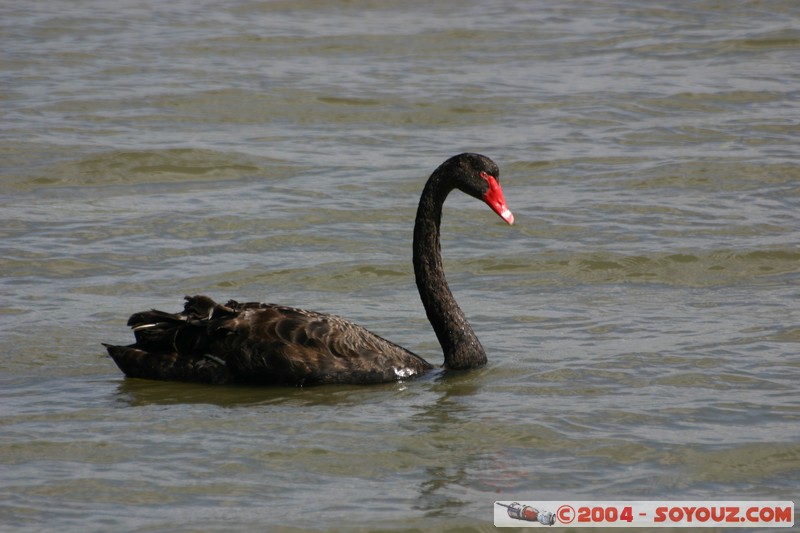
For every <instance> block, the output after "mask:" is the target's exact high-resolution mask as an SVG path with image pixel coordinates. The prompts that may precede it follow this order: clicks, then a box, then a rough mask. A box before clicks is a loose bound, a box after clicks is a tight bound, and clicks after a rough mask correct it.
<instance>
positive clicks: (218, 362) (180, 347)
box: [104, 153, 514, 386]
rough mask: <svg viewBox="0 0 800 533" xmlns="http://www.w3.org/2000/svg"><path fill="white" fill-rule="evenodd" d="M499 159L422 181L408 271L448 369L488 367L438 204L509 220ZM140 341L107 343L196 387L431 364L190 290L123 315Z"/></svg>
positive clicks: (310, 379) (309, 314)
mask: <svg viewBox="0 0 800 533" xmlns="http://www.w3.org/2000/svg"><path fill="white" fill-rule="evenodd" d="M498 173H499V172H498V169H497V165H495V164H494V162H492V160H491V159H489V158H487V157H485V156H482V155H479V154H470V153H465V154H460V155H457V156H455V157H452V158H450V159H448V160H447V161H445V162H444V163H442V165H441V166H439V168H437V169H436V170H435V171H434V172H433V174H432V175H431V177H430V178H429V179H428V181H427V183H426V185H425V188H424V189H423V192H422V196H421V198H420V203H419V208H418V210H417V217H416V221H415V226H414V244H413V262H414V273H415V277H416V281H417V287H418V289H419V293H420V297H421V299H422V303H423V306H424V307H425V311H426V314H427V316H428V319H429V321H430V322H431V325H432V326H433V329H434V331H435V333H436V336H437V338H438V340H439V343H440V344H441V346H442V351H443V354H444V368H446V369H453V370H454V369H469V368H476V367H480V366H483V365H484V364H486V353H485V351H484V349H483V347H482V346H481V344H480V341H479V340H478V338H477V336H476V335H475V333H474V331H473V330H472V328H471V327H470V325H469V322H468V321H467V319H466V317H465V316H464V313H463V312H462V311H461V309H460V308H459V307H458V304H457V303H456V301H455V299H454V298H453V295H452V293H451V292H450V289H449V288H448V286H447V282H446V280H445V278H444V271H443V269H442V258H441V252H440V237H439V227H440V223H441V215H442V205H443V204H444V200H445V198H446V197H447V195H448V194H449V192H450V191H452V190H453V189H456V188H457V189H460V190H462V191H463V192H465V193H467V194H469V195H471V196H473V197H475V198H478V199H481V200H483V201H484V202H485V203H487V204H488V205H489V206H490V207H491V208H492V209H493V210H494V211H495V212H496V213H497V214H498V215H500V217H502V218H503V220H505V221H506V222H507V223H509V224H512V223H513V222H514V216H513V215H512V214H511V211H509V209H508V207H507V205H506V202H505V199H504V197H503V192H502V189H501V188H500V184H499V182H498V180H497V177H498ZM128 326H130V327H131V328H132V329H133V332H134V336H135V338H136V342H135V343H134V344H131V345H129V346H113V345H108V344H105V345H104V346H106V349H107V350H108V353H109V355H110V356H111V358H112V359H113V360H114V362H115V363H116V364H117V366H118V367H119V368H120V370H122V372H124V373H125V375H126V376H129V377H135V378H145V379H161V380H173V381H192V382H202V383H253V384H263V385H295V386H303V385H319V384H329V383H384V382H390V381H398V380H404V379H409V378H413V377H416V376H419V375H421V374H423V373H425V372H427V371H428V370H431V369H432V368H433V365H431V364H430V363H428V362H427V361H425V360H424V359H422V358H421V357H419V356H418V355H416V354H414V353H412V352H410V351H408V350H406V349H405V348H403V347H401V346H398V345H397V344H394V343H392V342H390V341H388V340H386V339H384V338H383V337H380V336H379V335H376V334H374V333H372V332H370V331H369V330H367V329H365V328H363V327H362V326H359V325H357V324H354V323H353V322H350V321H348V320H345V319H344V318H341V317H339V316H336V315H330V314H325V313H318V312H315V311H308V310H304V309H297V308H294V307H287V306H283V305H277V304H270V303H257V302H250V303H239V302H236V301H234V300H231V301H228V302H227V303H226V304H224V305H222V304H219V303H217V302H215V301H213V300H212V299H211V298H209V297H207V296H187V297H186V303H185V305H184V309H183V311H182V312H179V313H166V312H163V311H157V310H150V311H143V312H140V313H135V314H134V315H132V316H131V317H130V319H129V320H128Z"/></svg>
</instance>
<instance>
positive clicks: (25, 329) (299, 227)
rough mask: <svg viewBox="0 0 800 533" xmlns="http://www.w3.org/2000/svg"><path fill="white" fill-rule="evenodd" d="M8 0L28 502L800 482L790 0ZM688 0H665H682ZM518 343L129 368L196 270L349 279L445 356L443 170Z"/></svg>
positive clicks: (485, 325)
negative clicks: (119, 347) (417, 243)
mask: <svg viewBox="0 0 800 533" xmlns="http://www.w3.org/2000/svg"><path fill="white" fill-rule="evenodd" d="M484 4H486V3H485V2H455V1H445V2H437V3H435V4H432V3H430V2H425V3H423V2H411V3H409V2H391V1H390V2H367V1H354V2H320V1H316V0H303V1H299V2H297V1H293V2H280V1H275V2H249V1H239V0H237V1H234V2H218V1H215V0H207V1H203V2H182V1H179V2H170V3H169V4H168V5H167V4H159V3H155V4H153V3H150V4H141V3H134V2H122V3H119V2H109V1H107V0H94V1H76V2H72V3H70V4H69V5H64V6H61V7H60V8H59V9H54V8H53V7H52V6H50V5H48V4H47V3H41V2H18V1H12V2H6V3H4V5H3V6H2V7H0V13H2V17H0V20H2V22H1V23H0V24H2V27H3V32H2V37H0V39H2V43H3V55H2V57H0V83H2V86H3V88H4V91H3V98H2V115H3V117H2V118H3V119H2V121H0V135H1V136H2V143H0V154H1V157H2V161H3V164H2V171H1V172H2V174H1V175H0V193H1V196H0V219H2V223H1V224H0V237H2V238H1V239H0V251H1V252H2V253H0V265H1V266H2V269H1V270H0V272H2V277H0V294H2V301H1V302H0V315H2V320H0V339H2V345H3V348H4V356H3V357H2V358H0V405H2V410H1V411H0V463H2V464H3V468H2V469H0V481H2V483H0V487H1V488H0V502H2V503H0V524H2V526H3V529H4V530H9V531H17V530H19V531H22V530H52V529H56V528H58V530H60V531H62V530H67V531H71V530H74V531H109V530H114V531H128V530H138V531H181V530H185V531H216V530H219V531H221V530H225V531H230V530H239V531H244V530H266V529H269V530H272V531H280V530H284V531H339V530H353V529H363V530H381V529H393V530H408V531H415V530H425V531H429V530H447V531H456V530H462V529H463V530H469V529H473V530H489V529H492V526H491V520H492V504H493V502H494V501H495V500H514V499H516V500H535V499H539V500H551V499H591V500H611V499H681V500H688V499H698V500H715V499H716V500H719V499H737V500H761V499H767V500H789V499H792V497H793V496H794V495H795V494H796V491H797V480H798V479H800V401H799V400H798V397H799V396H798V392H800V389H798V379H797V376H798V373H800V357H798V346H799V345H800V310H799V309H800V308H799V307H798V304H797V303H798V296H800V283H799V282H800V249H798V243H800V215H798V212H800V211H798V205H800V186H799V185H798V184H800V166H798V158H797V132H798V126H799V125H800V106H799V105H798V101H800V100H799V98H798V97H799V96H800V93H799V92H798V89H797V88H798V87H799V86H800V84H799V83H798V82H800V80H799V79H798V74H797V64H798V59H800V7H798V5H797V4H796V3H795V2H792V1H788V0H787V1H784V2H781V1H775V2H768V3H765V2H746V1H741V2H725V3H721V2H712V1H701V2H670V3H660V4H655V3H653V2H636V1H626V0H620V1H598V2H580V3H564V2H548V1H542V2H526V1H522V0H503V1H499V2H492V3H491V4H488V5H484ZM661 4H664V5H661ZM462 151H477V152H481V153H485V154H486V155H489V156H490V157H492V158H493V159H495V161H497V162H498V164H499V165H500V168H501V181H502V183H503V186H504V189H505V192H506V198H507V200H508V201H509V204H510V207H511V208H512V210H513V211H514V213H515V215H516V219H517V223H516V224H515V225H514V226H513V227H507V226H505V224H504V223H503V222H502V221H501V220H500V219H499V218H497V217H496V216H495V215H494V214H493V213H491V212H490V211H489V210H488V209H486V208H485V206H483V205H480V204H479V203H477V202H475V201H474V200H472V199H470V198H465V197H463V196H456V195H454V196H453V197H452V198H450V199H449V200H448V204H447V206H446V208H445V220H444V224H443V234H444V240H443V249H444V255H445V267H446V270H447V273H448V279H449V282H450V285H451V287H452V288H453V291H454V292H455V294H456V297H457V298H458V300H459V302H460V303H461V305H462V307H463V308H464V310H465V312H466V314H467V315H468V316H469V317H470V319H471V321H472V322H473V325H474V327H475V329H476V331H477V332H478V335H479V336H480V338H481V340H482V343H483V344H484V346H485V347H486V348H487V351H488V353H489V358H490V364H489V365H488V366H487V367H486V368H484V369H480V370H477V371H474V372H469V373H466V374H459V375H452V376H443V375H441V374H440V373H432V374H431V375H429V376H426V377H424V378H422V379H419V380H416V381H409V382H405V383H396V384H387V385H380V386H370V387H355V386H344V387H321V388H301V389H293V388H273V389H266V388H247V387H205V386H196V385H187V384H175V383H158V382H149V381H142V380H128V379H125V378H123V376H122V375H121V373H120V372H119V371H118V370H117V369H116V367H115V366H114V364H113V362H112V361H111V360H110V359H108V358H107V357H105V356H104V353H103V350H102V347H101V346H100V342H114V343H125V342H128V341H129V340H131V339H132V335H131V334H130V332H129V331H128V330H127V329H126V327H125V321H126V319H127V316H128V315H130V314H131V313H132V312H134V311H138V310H142V309H147V308H151V307H157V308H162V309H165V310H170V311H172V310H177V309H179V308H180V306H181V298H182V297H183V295H184V294H196V293H203V294H208V295H210V296H212V297H215V298H217V299H221V300H224V299H226V298H236V299H239V300H262V301H274V302H279V303H286V304H292V305H297V306H302V307H308V308H312V309H317V310H320V311H327V312H332V313H336V314H339V315H344V316H346V317H348V318H351V319H353V320H355V321H357V322H359V323H361V324H363V325H365V326H367V327H369V328H370V329H372V330H373V331H375V332H377V333H379V334H381V335H384V336H386V337H388V338H390V339H391V340H393V341H395V342H397V343H400V344H402V345H404V346H406V347H408V348H409V349H411V350H413V351H415V352H417V353H419V354H421V355H423V356H424V357H426V358H427V359H429V360H431V361H433V362H436V363H439V362H441V355H440V352H439V347H438V345H437V344H436V340H435V337H434V335H433V333H432V331H431V330H430V327H429V325H428V324H427V322H426V320H425V315H424V311H423V310H422V306H421V305H420V303H419V299H418V296H417V294H416V291H415V287H414V283H413V279H412V268H411V265H410V255H411V254H410V240H411V224H412V221H413V216H414V211H415V209H416V202H417V199H418V194H419V192H420V190H421V187H422V184H423V183H424V180H425V178H426V177H427V176H428V175H429V174H430V172H431V171H432V170H433V169H434V168H435V167H436V166H437V165H438V164H439V163H441V162H442V161H443V160H444V159H446V158H447V157H449V156H451V155H454V154H456V153H459V152H462Z"/></svg>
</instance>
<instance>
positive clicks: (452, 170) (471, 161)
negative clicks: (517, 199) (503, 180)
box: [439, 153, 514, 224]
mask: <svg viewBox="0 0 800 533" xmlns="http://www.w3.org/2000/svg"><path fill="white" fill-rule="evenodd" d="M439 168H440V170H441V171H443V172H444V173H445V174H448V175H450V176H451V177H452V179H453V184H452V185H453V187H455V188H457V189H459V190H461V191H463V192H465V193H467V194H469V195H470V196H472V197H474V198H477V199H479V200H483V201H484V202H485V203H486V205H488V206H489V207H490V208H491V209H492V211H494V212H495V213H497V214H498V215H499V216H500V218H502V219H503V220H505V221H506V222H507V223H508V224H513V223H514V214H513V213H512V212H511V210H510V209H509V208H508V204H506V199H505V197H504V196H503V189H502V187H500V179H499V176H500V170H499V169H498V168H497V165H496V164H495V162H494V161H492V160H491V159H489V158H488V157H486V156H485V155H481V154H472V153H464V154H459V155H457V156H454V157H451V158H450V159H448V160H447V161H445V162H444V163H442V166H441V167H439Z"/></svg>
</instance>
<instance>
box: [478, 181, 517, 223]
mask: <svg viewBox="0 0 800 533" xmlns="http://www.w3.org/2000/svg"><path fill="white" fill-rule="evenodd" d="M481 177H482V178H483V179H485V180H486V182H487V183H488V184H489V190H488V191H486V194H484V195H483V201H484V202H486V204H487V205H488V206H489V207H491V208H492V211H494V212H495V213H497V214H498V215H500V218H502V219H503V220H505V221H506V222H508V224H509V225H511V224H513V223H514V214H513V213H512V212H511V210H510V209H509V208H508V206H507V205H506V199H505V198H504V197H503V189H502V188H500V184H499V183H498V182H497V178H495V177H494V176H491V175H489V174H487V173H486V172H481Z"/></svg>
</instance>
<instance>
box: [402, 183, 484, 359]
mask: <svg viewBox="0 0 800 533" xmlns="http://www.w3.org/2000/svg"><path fill="white" fill-rule="evenodd" d="M452 189H453V186H452V184H450V183H449V181H448V179H447V176H446V175H443V173H440V172H435V173H434V174H433V176H431V178H430V179H429V180H428V183H427V184H426V185H425V189H424V190H423V191H422V197H421V198H420V201H419V208H418V209H417V219H416V222H415V224H414V274H415V276H416V280H417V289H419V296H420V298H421V299H422V305H423V306H424V307H425V312H426V313H427V315H428V320H429V321H430V323H431V325H432V326H433V330H434V331H435V332H436V337H437V338H438V339H439V344H441V345H442V351H443V352H444V366H445V368H449V369H466V368H475V367H479V366H483V365H484V364H486V352H484V350H483V346H481V343H480V341H479V340H478V337H477V336H476V335H475V332H474V331H473V330H472V327H471V326H470V325H469V322H468V321H467V318H466V317H465V316H464V313H463V311H461V308H460V307H458V304H457V303H456V300H455V298H453V293H452V292H450V288H449V287H448V286H447V281H446V280H445V277H444V269H443V268H442V253H441V242H440V238H439V226H440V224H441V220H442V205H443V204H444V200H445V198H447V195H448V193H449V192H450V191H451V190H452Z"/></svg>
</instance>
